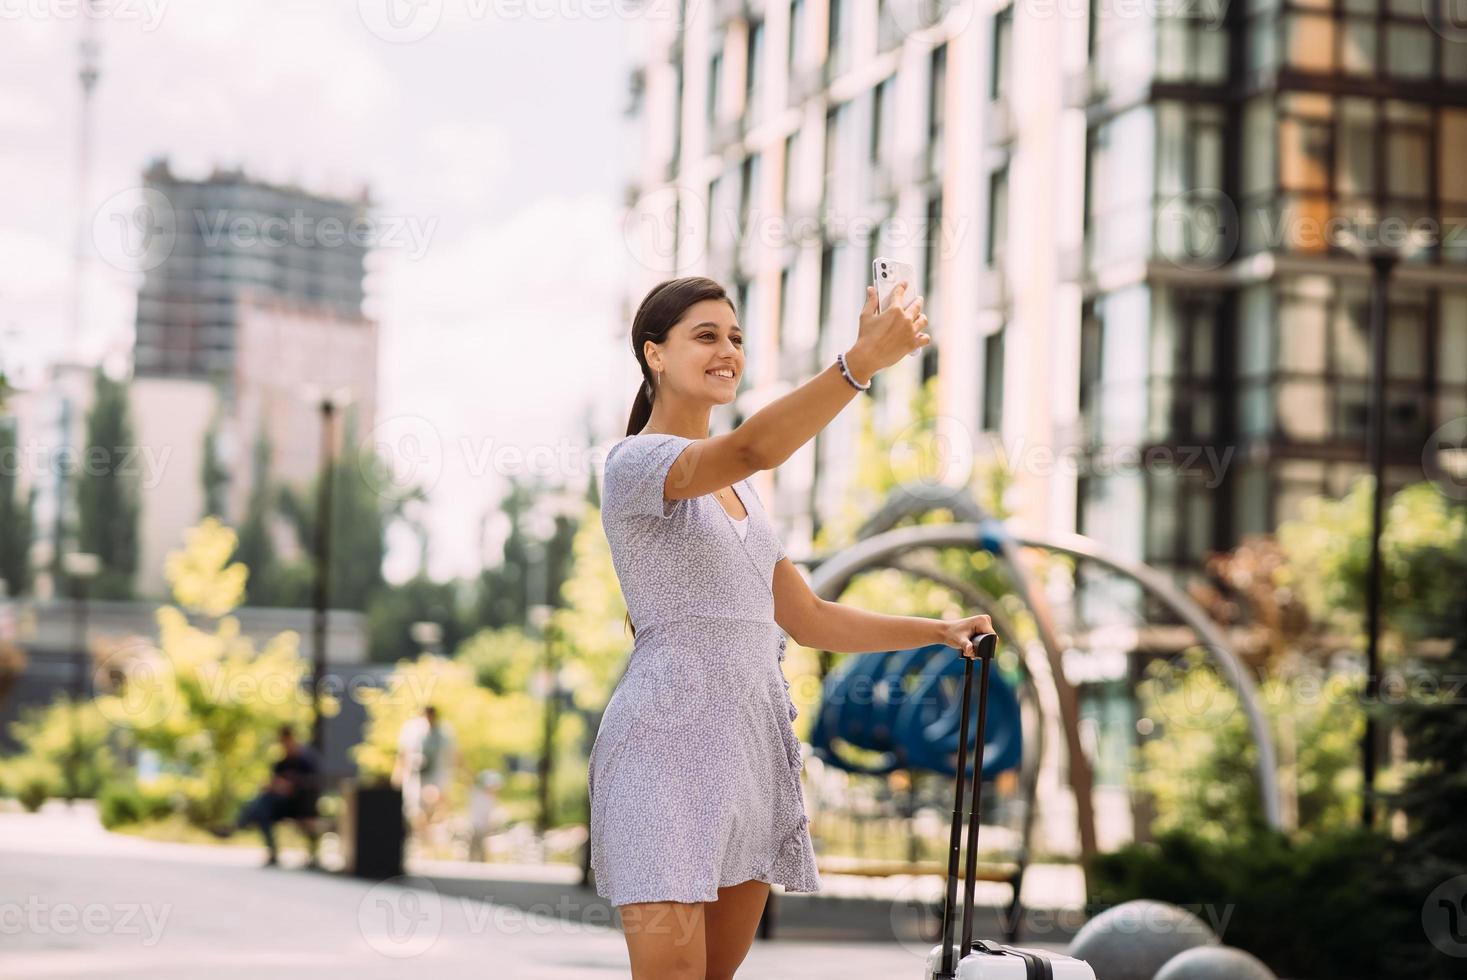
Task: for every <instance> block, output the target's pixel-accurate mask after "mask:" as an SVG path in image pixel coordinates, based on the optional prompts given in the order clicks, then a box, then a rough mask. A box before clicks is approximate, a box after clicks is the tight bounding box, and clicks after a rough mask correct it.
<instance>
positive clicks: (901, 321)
mask: <svg viewBox="0 0 1467 980" xmlns="http://www.w3.org/2000/svg"><path fill="white" fill-rule="evenodd" d="M908 285H909V284H908V283H907V282H906V280H903V281H902V282H899V283H897V285H896V288H894V289H893V290H892V302H891V306H889V307H887V308H886V310H885V311H883V312H877V309H876V307H877V301H876V287H875V286H867V287H866V305H865V306H863V307H862V308H861V321H860V325H859V327H858V328H857V329H858V335H857V337H856V343H855V344H854V345H853V346H852V347H851V349H850V350H849V351H847V352H846V366H847V367H849V368H850V369H851V373H852V374H854V375H855V376H856V380H857V381H859V382H861V383H862V384H865V383H866V382H867V381H870V380H871V376H872V375H873V374H875V373H876V372H877V371H880V370H882V369H884V368H889V367H891V366H892V365H893V364H896V363H897V362H899V361H900V360H901V359H902V358H903V357H905V356H906V355H907V354H909V353H911V352H912V351H914V350H917V349H918V348H919V347H926V346H927V345H928V344H930V343H932V338H931V337H929V336H928V335H927V334H926V333H924V332H923V331H924V330H926V329H927V314H925V313H923V312H922V302H923V299H924V297H921V296H918V297H917V298H916V299H914V300H912V301H911V302H907V286H908Z"/></svg>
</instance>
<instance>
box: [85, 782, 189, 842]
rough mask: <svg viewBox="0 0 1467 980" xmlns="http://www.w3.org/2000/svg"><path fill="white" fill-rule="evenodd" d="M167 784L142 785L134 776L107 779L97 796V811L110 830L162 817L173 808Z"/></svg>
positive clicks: (103, 824) (103, 823) (172, 798)
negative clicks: (119, 779) (113, 779)
mask: <svg viewBox="0 0 1467 980" xmlns="http://www.w3.org/2000/svg"><path fill="white" fill-rule="evenodd" d="M174 806H175V803H174V795H173V792H172V791H171V790H170V789H169V788H168V787H167V786H166V785H149V786H140V785H138V784H137V783H136V782H133V781H131V780H128V781H118V782H112V783H108V784H107V785H106V786H104V787H103V788H102V792H101V793H100V794H99V795H98V797H97V813H98V816H100V817H101V820H102V826H104V827H106V828H107V829H108V830H111V829H113V828H114V827H121V826H123V825H125V824H132V823H143V822H145V821H148V820H161V819H162V818H164V817H167V816H168V815H169V814H171V813H173V811H174Z"/></svg>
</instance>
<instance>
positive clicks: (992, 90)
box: [988, 4, 1014, 102]
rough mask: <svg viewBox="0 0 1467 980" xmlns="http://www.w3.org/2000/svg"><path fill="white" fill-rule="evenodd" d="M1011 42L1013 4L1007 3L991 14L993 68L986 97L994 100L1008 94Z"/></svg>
mask: <svg viewBox="0 0 1467 980" xmlns="http://www.w3.org/2000/svg"><path fill="white" fill-rule="evenodd" d="M1013 44H1014V5H1013V4H1009V5H1008V6H1007V7H1005V8H1003V9H1002V10H1000V11H999V12H998V13H996V14H994V15H993V57H992V65H993V68H992V71H991V73H990V75H989V78H988V97H989V99H991V100H993V101H995V102H996V101H998V100H999V99H1002V98H1006V97H1007V96H1008V87H1009V73H1010V72H1011V71H1012V68H1011V67H1010V65H1009V61H1010V59H1011V58H1012V50H1013Z"/></svg>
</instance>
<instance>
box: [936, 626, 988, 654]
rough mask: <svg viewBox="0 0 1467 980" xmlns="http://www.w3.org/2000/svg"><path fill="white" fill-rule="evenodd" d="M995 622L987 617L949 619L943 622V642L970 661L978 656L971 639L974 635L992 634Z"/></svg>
mask: <svg viewBox="0 0 1467 980" xmlns="http://www.w3.org/2000/svg"><path fill="white" fill-rule="evenodd" d="M992 632H993V620H992V619H990V618H989V617H987V616H969V617H968V618H966V619H949V620H943V622H942V637H941V642H942V643H945V644H947V645H948V646H950V647H952V648H954V649H955V650H957V651H958V653H959V654H960V655H961V656H964V657H967V658H969V659H970V660H971V659H973V658H975V657H977V656H978V650H977V648H976V647H975V646H974V645H973V640H972V639H971V638H972V636H973V634H974V633H992Z"/></svg>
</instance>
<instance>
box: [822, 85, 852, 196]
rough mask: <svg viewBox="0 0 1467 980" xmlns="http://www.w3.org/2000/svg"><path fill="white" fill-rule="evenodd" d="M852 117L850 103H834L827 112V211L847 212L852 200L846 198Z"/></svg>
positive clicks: (849, 165)
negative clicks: (848, 129)
mask: <svg viewBox="0 0 1467 980" xmlns="http://www.w3.org/2000/svg"><path fill="white" fill-rule="evenodd" d="M849 118H850V103H848V102H842V103H839V104H838V105H833V106H831V107H830V108H829V109H827V110H826V112H825V212H826V213H827V214H831V213H833V212H841V213H846V212H847V211H848V210H849V208H848V205H849V203H850V202H848V201H847V200H846V193H845V192H846V183H847V177H848V175H849V173H850V168H851V157H850V154H849V153H847V152H846V150H847V149H848V142H847V140H846V128H847V126H848V121H849Z"/></svg>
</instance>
